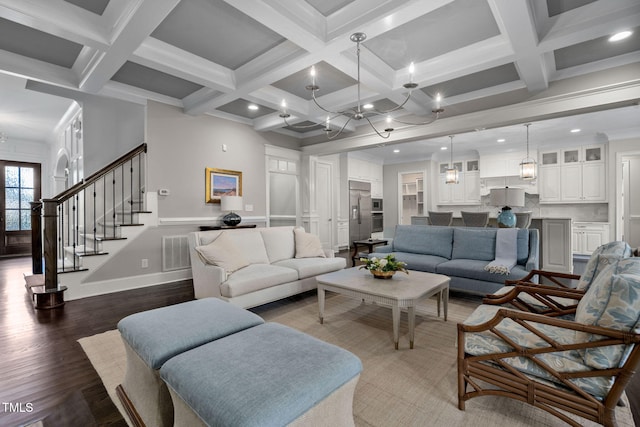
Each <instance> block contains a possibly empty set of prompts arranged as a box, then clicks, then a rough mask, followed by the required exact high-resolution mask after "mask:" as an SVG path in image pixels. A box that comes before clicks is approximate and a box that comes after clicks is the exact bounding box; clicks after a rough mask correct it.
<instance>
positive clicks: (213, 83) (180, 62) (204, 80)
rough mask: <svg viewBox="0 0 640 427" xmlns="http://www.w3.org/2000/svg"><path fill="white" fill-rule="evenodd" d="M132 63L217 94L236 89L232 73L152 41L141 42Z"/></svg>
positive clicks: (195, 56)
mask: <svg viewBox="0 0 640 427" xmlns="http://www.w3.org/2000/svg"><path fill="white" fill-rule="evenodd" d="M131 61H133V62H135V63H137V64H140V65H144V66H146V67H149V68H153V69H156V70H159V71H162V72H164V73H167V74H170V75H173V76H177V77H180V78H181V79H184V80H187V81H190V82H193V83H197V84H200V85H203V86H207V87H209V88H211V89H215V90H218V91H231V90H234V89H235V78H234V74H233V71H232V70H230V69H228V68H226V67H223V66H221V65H218V64H216V63H214V62H211V61H208V60H206V59H204V58H202V57H200V56H197V55H194V54H192V53H189V52H186V51H184V50H182V49H179V48H177V47H175V46H172V45H170V44H168V43H165V42H163V41H161V40H158V39H155V38H153V37H147V39H146V40H145V41H144V42H142V44H141V45H140V46H139V47H138V48H137V49H136V50H135V52H133V55H132V56H131Z"/></svg>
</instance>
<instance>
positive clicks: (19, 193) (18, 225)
mask: <svg viewBox="0 0 640 427" xmlns="http://www.w3.org/2000/svg"><path fill="white" fill-rule="evenodd" d="M4 172H5V174H4V175H5V182H4V188H5V190H4V191H5V219H6V221H5V230H6V231H21V230H31V205H30V203H31V202H33V201H34V193H35V187H34V184H35V181H34V173H33V168H30V167H22V166H5V170H4Z"/></svg>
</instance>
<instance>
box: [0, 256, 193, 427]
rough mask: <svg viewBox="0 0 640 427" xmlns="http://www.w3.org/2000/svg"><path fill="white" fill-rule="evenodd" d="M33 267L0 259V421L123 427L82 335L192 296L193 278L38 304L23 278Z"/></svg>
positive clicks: (22, 261)
mask: <svg viewBox="0 0 640 427" xmlns="http://www.w3.org/2000/svg"><path fill="white" fill-rule="evenodd" d="M30 271H31V261H30V259H29V258H6V259H0V299H1V301H2V302H1V304H0V325H1V329H0V360H1V363H0V405H2V406H0V426H22V425H25V424H29V423H31V422H33V421H38V420H43V424H44V425H45V426H46V427H50V426H56V427H58V426H92V425H99V426H107V425H108V426H126V423H125V421H124V420H123V419H122V417H121V416H120V413H119V412H118V410H117V409H116V407H115V406H114V404H113V403H112V402H111V399H110V398H109V396H108V395H107V392H106V390H105V388H104V387H103V385H102V382H101V381H100V378H99V377H98V374H97V373H96V372H95V370H94V369H93V367H92V366H91V363H90V362H89V359H87V357H86V356H85V354H84V351H83V350H82V348H81V347H80V344H78V342H77V340H78V339H79V338H82V337H86V336H90V335H94V334H97V333H100V332H105V331H108V330H111V329H115V328H116V324H117V323H118V321H119V320H120V319H122V318H123V317H125V316H127V315H129V314H132V313H136V312H139V311H143V310H149V309H152V308H157V307H162V306H166V305H170V304H177V303H180V302H184V301H188V300H191V299H193V287H192V284H191V281H190V280H189V281H186V282H179V283H173V284H169V285H161V286H156V287H153V288H146V289H145V288H143V289H137V290H133V291H126V292H120V293H117V294H110V295H104V296H100V297H92V298H85V299H82V300H76V301H68V302H67V303H66V304H65V306H64V307H63V308H62V309H54V310H34V309H33V306H32V304H31V301H30V300H29V297H28V296H27V293H26V290H25V287H24V278H23V273H29V272H30ZM9 404H12V405H13V406H9Z"/></svg>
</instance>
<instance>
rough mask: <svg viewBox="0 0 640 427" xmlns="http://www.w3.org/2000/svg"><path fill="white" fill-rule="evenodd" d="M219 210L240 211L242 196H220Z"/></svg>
mask: <svg viewBox="0 0 640 427" xmlns="http://www.w3.org/2000/svg"><path fill="white" fill-rule="evenodd" d="M220 210H222V211H223V212H232V211H241V210H242V196H222V197H220Z"/></svg>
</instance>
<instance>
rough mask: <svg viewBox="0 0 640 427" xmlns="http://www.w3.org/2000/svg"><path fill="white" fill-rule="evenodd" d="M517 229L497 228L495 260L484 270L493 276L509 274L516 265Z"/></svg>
mask: <svg viewBox="0 0 640 427" xmlns="http://www.w3.org/2000/svg"><path fill="white" fill-rule="evenodd" d="M517 257H518V229H517V228H499V229H498V233H497V234H496V259H494V260H493V261H491V262H490V263H489V264H487V265H486V266H485V267H484V269H485V270H486V271H488V272H490V273H495V274H509V273H510V272H511V269H512V268H513V266H515V265H516V263H517Z"/></svg>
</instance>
